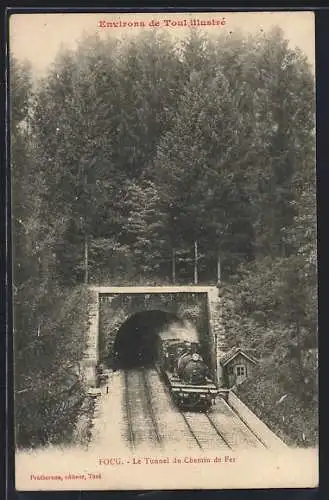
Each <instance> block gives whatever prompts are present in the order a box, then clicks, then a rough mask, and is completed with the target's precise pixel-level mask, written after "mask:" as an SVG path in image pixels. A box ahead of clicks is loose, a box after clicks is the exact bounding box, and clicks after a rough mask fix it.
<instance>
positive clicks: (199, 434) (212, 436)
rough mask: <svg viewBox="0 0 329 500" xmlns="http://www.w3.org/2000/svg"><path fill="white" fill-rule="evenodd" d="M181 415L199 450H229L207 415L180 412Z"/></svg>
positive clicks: (227, 444)
mask: <svg viewBox="0 0 329 500" xmlns="http://www.w3.org/2000/svg"><path fill="white" fill-rule="evenodd" d="M181 415H182V418H183V420H184V421H185V424H186V426H187V427H188V429H189V432H190V433H191V435H192V436H193V438H194V439H195V441H196V443H197V446H198V448H199V449H200V450H203V451H206V450H207V451H209V450H212V449H214V450H219V449H228V448H229V449H231V446H230V445H229V443H228V442H227V441H226V439H225V438H224V437H223V435H222V434H221V432H220V431H219V429H218V428H217V427H216V425H215V424H214V422H213V421H212V419H211V417H210V416H209V415H208V414H207V413H197V412H181Z"/></svg>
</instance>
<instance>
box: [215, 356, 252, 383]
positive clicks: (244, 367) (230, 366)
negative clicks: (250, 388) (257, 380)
mask: <svg viewBox="0 0 329 500" xmlns="http://www.w3.org/2000/svg"><path fill="white" fill-rule="evenodd" d="M257 363H258V361H257V359H255V358H254V357H253V356H251V355H250V354H247V353H246V352H245V351H244V350H243V349H242V348H241V347H232V349H230V350H229V351H228V352H226V353H225V354H223V356H222V357H221V358H220V364H221V366H222V369H223V379H224V384H225V385H226V386H227V387H228V388H231V387H232V386H234V385H239V384H241V383H242V382H243V381H244V380H245V379H246V378H248V377H250V376H251V374H252V372H253V370H254V369H255V366H256V365H257Z"/></svg>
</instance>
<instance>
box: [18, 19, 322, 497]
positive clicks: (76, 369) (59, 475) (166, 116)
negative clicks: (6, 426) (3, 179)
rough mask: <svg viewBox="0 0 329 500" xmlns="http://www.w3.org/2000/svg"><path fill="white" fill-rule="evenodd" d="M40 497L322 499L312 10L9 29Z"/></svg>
mask: <svg viewBox="0 0 329 500" xmlns="http://www.w3.org/2000/svg"><path fill="white" fill-rule="evenodd" d="M9 57H10V63H9V109H10V142H11V148H10V160H11V162H10V170H11V211H12V220H11V224H12V227H11V230H12V261H13V265H12V268H13V270H12V273H13V282H12V289H13V293H12V295H13V345H14V352H13V359H14V366H13V372H14V387H13V390H14V394H13V399H14V416H15V421H14V423H13V427H14V435H15V478H16V489H17V490H19V491H26V490H30V491H38V490H44V491H49V490H133V489H140V490H146V489H155V490H156V489H228V488H229V489H235V488H296V487H297V488H298V487H316V486H317V485H318V305H317V300H318V297H317V223H316V161H315V137H316V123H315V28H314V14H313V13H312V12H306V11H304V12H298V11H295V12H224V13H221V12H186V13H184V12H179V13H178V12H153V13H152V12H147V13H140V12H136V13H127V12H126V13H118V12H104V13H88V14H87V13H83V14H82V13H79V14H75V13H65V14H64V13H63V14H59V13H47V14H35V13H25V14H13V15H11V16H10V20H9Z"/></svg>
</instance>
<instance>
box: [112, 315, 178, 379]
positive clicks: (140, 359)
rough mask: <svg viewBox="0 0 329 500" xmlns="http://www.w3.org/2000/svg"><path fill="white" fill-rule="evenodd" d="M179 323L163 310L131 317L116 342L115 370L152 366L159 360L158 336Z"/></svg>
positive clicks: (122, 326) (118, 334)
mask: <svg viewBox="0 0 329 500" xmlns="http://www.w3.org/2000/svg"><path fill="white" fill-rule="evenodd" d="M179 321H180V320H179V318H178V317H177V316H176V315H175V314H172V313H168V312H164V311H161V310H152V311H143V312H139V313H136V314H134V315H133V316H130V318H128V319H127V321H125V322H124V323H123V324H122V325H121V327H120V329H119V330H118V333H117V336H116V339H115V342H114V359H113V368H114V369H120V368H137V367H148V366H152V365H153V364H154V362H155V361H156V359H157V346H158V338H159V337H158V334H159V333H160V332H161V331H162V330H164V329H165V328H166V327H168V326H169V325H170V324H172V323H176V322H179Z"/></svg>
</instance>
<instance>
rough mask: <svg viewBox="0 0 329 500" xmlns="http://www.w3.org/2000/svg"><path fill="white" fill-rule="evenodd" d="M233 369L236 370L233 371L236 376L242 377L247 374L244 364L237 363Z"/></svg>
mask: <svg viewBox="0 0 329 500" xmlns="http://www.w3.org/2000/svg"><path fill="white" fill-rule="evenodd" d="M235 370H236V372H235V373H236V375H237V376H238V377H244V376H246V374H247V370H246V367H245V365H237V366H236V367H235Z"/></svg>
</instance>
